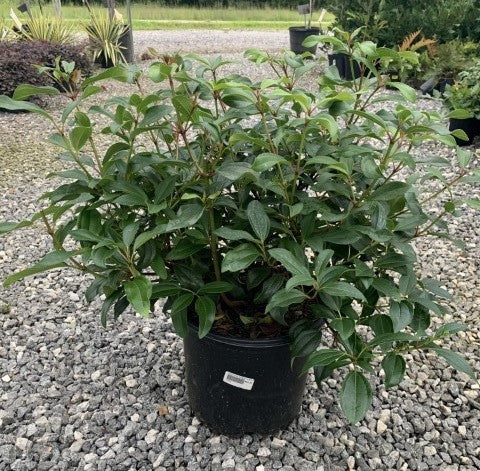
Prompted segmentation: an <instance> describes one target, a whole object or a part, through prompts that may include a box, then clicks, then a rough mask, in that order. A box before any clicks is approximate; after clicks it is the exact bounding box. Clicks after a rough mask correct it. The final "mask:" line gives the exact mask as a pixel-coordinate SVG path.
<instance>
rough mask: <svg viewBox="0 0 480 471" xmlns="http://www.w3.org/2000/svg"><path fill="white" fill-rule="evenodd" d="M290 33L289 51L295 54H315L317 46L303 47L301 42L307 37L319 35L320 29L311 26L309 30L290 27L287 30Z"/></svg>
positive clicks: (300, 27) (301, 27)
mask: <svg viewBox="0 0 480 471" xmlns="http://www.w3.org/2000/svg"><path fill="white" fill-rule="evenodd" d="M288 31H289V33H290V50H291V51H293V52H294V53H295V54H303V53H304V52H309V53H310V54H315V53H316V52H317V46H313V47H305V46H303V41H305V39H306V38H308V37H309V36H318V35H319V34H320V28H317V27H315V26H312V27H311V28H305V27H304V26H291V27H290V28H288Z"/></svg>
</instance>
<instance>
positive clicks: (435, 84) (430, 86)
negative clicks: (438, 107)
mask: <svg viewBox="0 0 480 471" xmlns="http://www.w3.org/2000/svg"><path fill="white" fill-rule="evenodd" d="M453 83H454V80H453V79H452V78H441V79H438V78H433V79H430V80H427V81H426V82H424V83H422V84H421V85H420V90H421V92H422V93H423V94H424V95H427V94H428V95H433V92H434V90H436V91H438V92H439V93H440V95H443V94H444V93H445V89H446V87H447V85H453Z"/></svg>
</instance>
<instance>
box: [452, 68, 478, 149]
mask: <svg viewBox="0 0 480 471" xmlns="http://www.w3.org/2000/svg"><path fill="white" fill-rule="evenodd" d="M444 99H445V105H446V106H447V108H448V109H449V110H451V111H452V112H453V113H454V114H453V115H452V117H451V118H450V130H451V131H455V130H461V131H463V132H464V133H465V134H464V135H463V136H459V137H457V142H458V144H459V145H461V146H467V145H470V144H472V142H473V140H474V138H475V137H476V136H478V135H480V61H478V60H477V62H475V63H474V64H473V65H472V66H471V67H470V68H468V69H467V70H465V71H464V72H461V73H460V74H459V76H458V81H456V82H455V83H454V84H453V85H451V86H447V87H446V90H445V93H444ZM457 109H462V110H464V111H465V112H466V113H460V114H459V113H455V110H457Z"/></svg>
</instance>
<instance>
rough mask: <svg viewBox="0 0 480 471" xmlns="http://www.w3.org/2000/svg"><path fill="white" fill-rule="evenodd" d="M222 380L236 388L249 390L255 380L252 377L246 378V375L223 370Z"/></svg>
mask: <svg viewBox="0 0 480 471" xmlns="http://www.w3.org/2000/svg"><path fill="white" fill-rule="evenodd" d="M223 382H224V383H227V384H230V385H231V386H235V387H237V388H241V389H245V390H247V391H251V390H252V388H253V383H254V382H255V380H254V379H252V378H247V377H246V376H240V375H236V374H235V373H231V372H230V371H225V374H224V375H223Z"/></svg>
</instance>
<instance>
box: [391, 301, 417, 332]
mask: <svg viewBox="0 0 480 471" xmlns="http://www.w3.org/2000/svg"><path fill="white" fill-rule="evenodd" d="M390 317H391V319H392V322H393V331H394V332H399V331H401V330H402V329H404V328H405V327H407V325H409V324H410V322H412V318H413V312H412V309H411V306H410V304H409V303H406V302H403V301H402V302H400V303H398V302H396V301H392V302H391V303H390Z"/></svg>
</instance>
